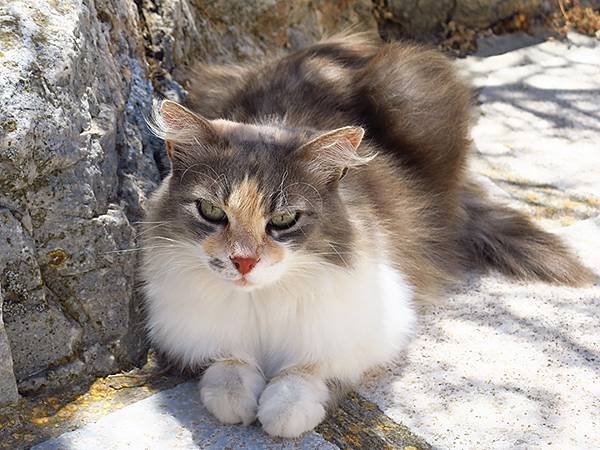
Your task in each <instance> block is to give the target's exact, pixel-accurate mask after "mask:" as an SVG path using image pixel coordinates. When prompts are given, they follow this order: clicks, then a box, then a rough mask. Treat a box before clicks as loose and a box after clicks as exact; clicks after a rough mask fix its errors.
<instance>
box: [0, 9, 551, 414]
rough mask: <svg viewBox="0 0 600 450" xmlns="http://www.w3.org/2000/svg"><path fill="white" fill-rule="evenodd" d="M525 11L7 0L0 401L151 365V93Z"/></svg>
mask: <svg viewBox="0 0 600 450" xmlns="http://www.w3.org/2000/svg"><path fill="white" fill-rule="evenodd" d="M524 4H528V5H530V6H531V5H533V6H532V7H537V6H539V5H540V4H541V3H540V2H539V1H532V2H518V1H508V0H504V1H503V0H494V1H492V0H489V1H482V0H478V1H475V0H457V1H446V0H442V1H440V2H433V1H431V2H428V1H419V2H415V1H393V0H389V1H382V0H381V1H380V0H376V1H374V2H372V1H371V0H356V1H349V0H344V1H335V2H334V1H327V0H296V1H291V2H290V1H284V0H252V1H244V0H135V1H133V0H60V1H59V0H24V1H9V2H3V3H1V4H0V5H1V6H0V404H1V403H4V402H9V401H14V399H15V398H16V391H15V386H18V389H19V392H20V393H22V394H27V393H30V392H34V391H37V390H39V389H41V388H46V387H49V388H56V387H61V386H65V385H66V384H67V383H69V382H71V381H76V380H81V379H83V378H85V377H86V376H97V375H100V374H106V373H110V372H114V371H117V370H120V369H123V368H126V367H128V366H131V365H134V364H138V363H140V362H141V361H143V359H144V357H145V352H146V346H145V343H144V338H143V329H142V326H141V321H140V317H141V313H140V307H139V298H138V297H137V295H136V290H135V270H134V268H135V262H136V251H135V249H136V243H137V241H136V222H138V221H140V220H142V217H143V208H144V202H145V199H146V196H147V195H148V193H149V192H151V191H152V189H154V187H155V186H156V185H157V183H158V182H159V181H160V177H161V174H164V171H165V168H166V167H167V162H166V161H165V158H164V154H163V151H162V144H161V143H160V142H158V141H157V140H156V139H154V138H152V137H151V136H150V135H149V133H148V130H147V127H146V124H145V117H146V115H147V114H148V112H149V109H150V105H151V102H152V98H153V97H154V96H168V97H171V98H174V99H181V98H182V97H184V96H185V91H184V89H183V88H182V87H181V85H180V84H178V83H177V82H176V81H175V80H176V79H177V77H178V76H181V73H183V71H182V70H181V69H183V68H185V66H186V65H187V64H188V63H190V62H193V61H194V60H196V59H204V60H210V61H219V62H222V61H243V60H248V59H258V58H261V57H264V56H265V55H267V54H270V53H272V52H275V51H283V50H285V49H293V48H298V47H300V46H303V45H306V44H309V43H310V42H313V41H315V40H316V39H318V38H319V37H320V36H322V35H328V34H333V33H335V32H338V31H341V30H344V29H347V28H348V27H353V29H354V30H357V31H358V30H377V29H378V26H380V27H383V28H385V29H389V27H390V26H392V27H395V29H396V31H397V34H398V35H403V36H406V35H413V36H425V35H427V34H430V33H431V32H432V30H435V28H436V27H439V26H440V24H441V23H443V22H445V21H447V20H449V19H451V18H452V19H453V20H459V19H460V20H464V21H466V22H468V23H469V24H472V25H473V26H484V25H486V24H488V22H490V21H493V20H497V19H498V18H501V17H500V16H505V15H511V14H513V13H514V12H515V11H517V10H519V9H520V8H523V7H524V6H523V5H524ZM382 11H383V12H384V13H385V14H383V13H382ZM376 18H377V20H376ZM378 22H379V23H378ZM390 24H391V25H390Z"/></svg>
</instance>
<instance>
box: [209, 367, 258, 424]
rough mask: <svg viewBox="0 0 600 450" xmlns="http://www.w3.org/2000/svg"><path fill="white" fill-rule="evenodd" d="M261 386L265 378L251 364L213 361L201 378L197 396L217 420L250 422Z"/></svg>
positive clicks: (230, 422)
mask: <svg viewBox="0 0 600 450" xmlns="http://www.w3.org/2000/svg"><path fill="white" fill-rule="evenodd" d="M264 388H265V379H264V378H263V376H262V375H261V374H260V373H259V372H258V371H257V370H256V369H254V368H253V367H251V366H248V365H245V364H241V363H235V362H228V361H224V362H216V363H214V364H213V365H212V366H210V367H209V368H208V369H207V370H206V372H204V375H203V376H202V379H201V380H200V398H201V400H202V404H203V405H204V406H205V407H206V409H208V410H209V411H210V412H211V413H212V414H213V415H214V416H215V417H216V418H217V419H219V421H220V422H222V423H226V424H236V423H243V424H244V425H250V424H251V423H252V422H254V420H255V419H256V409H257V406H258V397H259V396H260V393H261V392H262V391H263V389H264Z"/></svg>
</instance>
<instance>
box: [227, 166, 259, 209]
mask: <svg viewBox="0 0 600 450" xmlns="http://www.w3.org/2000/svg"><path fill="white" fill-rule="evenodd" d="M263 201H264V196H263V194H262V193H261V191H260V188H259V186H258V183H257V182H256V180H255V179H253V178H249V177H248V176H246V177H245V178H244V179H243V180H242V181H241V182H239V183H238V184H236V185H234V186H233V187H232V188H231V194H229V197H228V199H227V206H228V207H229V208H231V209H232V210H236V211H238V212H239V213H241V214H244V215H246V216H248V217H250V216H252V215H253V214H256V213H257V212H259V211H261V209H262V206H263Z"/></svg>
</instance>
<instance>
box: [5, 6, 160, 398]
mask: <svg viewBox="0 0 600 450" xmlns="http://www.w3.org/2000/svg"><path fill="white" fill-rule="evenodd" d="M139 28H140V27H139V24H138V20H137V10H136V9H135V5H134V4H133V3H132V2H129V1H125V0H123V1H120V0H116V1H102V0H98V1H89V2H84V3H82V2H81V1H78V0H69V1H62V2H54V1H41V0H40V1H37V0H36V1H28V2H19V1H15V2H10V3H8V4H6V3H5V4H4V5H3V6H2V7H1V8H0V30H1V32H0V104H1V107H0V126H1V129H2V131H3V132H2V135H1V136H0V207H1V208H2V209H0V223H1V226H0V230H1V231H0V249H2V251H1V252H0V284H1V286H2V290H3V292H4V324H5V327H6V333H7V335H8V338H9V341H10V343H11V348H12V355H13V361H14V372H15V375H16V378H17V381H18V382H19V383H20V389H21V390H22V391H27V390H30V389H35V388H37V387H39V386H40V385H46V384H47V383H49V382H50V383H51V384H58V383H64V382H65V381H66V378H68V377H69V376H70V375H76V374H79V373H82V372H87V373H92V374H93V373H102V372H107V371H114V370H117V369H118V368H119V367H120V366H122V365H128V364H131V363H133V362H136V361H137V360H138V359H139V357H140V356H141V354H142V353H143V348H142V346H141V345H140V341H139V339H137V338H136V337H135V336H131V335H130V334H131V333H130V330H131V322H132V319H133V317H132V315H131V314H130V310H134V308H132V302H131V299H132V298H133V289H134V280H133V270H134V256H133V254H128V253H118V252H117V251H118V250H121V249H129V248H132V247H134V246H135V237H134V228H133V226H132V224H131V222H130V221H132V220H136V219H137V218H138V217H140V215H141V207H142V204H143V199H144V196H145V193H146V192H148V191H149V190H151V189H152V188H153V187H154V186H155V185H156V183H157V182H158V180H159V170H158V167H157V164H156V162H155V158H154V151H155V149H157V148H158V147H156V146H155V145H153V143H152V142H151V140H150V138H149V136H148V133H147V132H146V131H145V130H146V128H145V125H144V119H143V117H144V116H143V115H144V114H145V113H147V111H148V109H149V107H150V104H151V99H152V87H151V85H150V83H149V81H148V79H147V75H146V68H145V62H144V60H143V56H144V47H143V40H142V37H141V34H140V33H139V32H137V31H136V30H138V29H139Z"/></svg>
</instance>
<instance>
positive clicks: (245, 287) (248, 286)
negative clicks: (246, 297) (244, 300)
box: [231, 278, 262, 292]
mask: <svg viewBox="0 0 600 450" xmlns="http://www.w3.org/2000/svg"><path fill="white" fill-rule="evenodd" d="M231 284H232V285H234V286H235V288H236V289H239V290H240V291H243V292H250V291H254V290H256V289H259V288H261V287H262V285H261V284H259V283H253V282H252V281H249V280H247V279H246V278H239V279H237V280H233V281H231Z"/></svg>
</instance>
